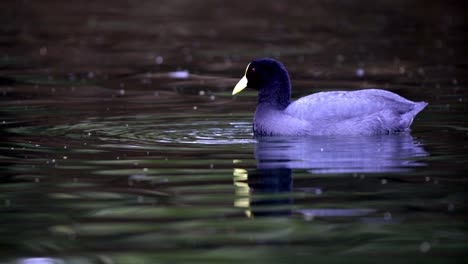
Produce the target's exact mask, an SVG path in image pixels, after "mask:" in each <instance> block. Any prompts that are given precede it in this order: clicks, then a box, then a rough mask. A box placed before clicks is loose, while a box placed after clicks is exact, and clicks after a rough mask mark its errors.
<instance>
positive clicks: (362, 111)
mask: <svg viewBox="0 0 468 264" xmlns="http://www.w3.org/2000/svg"><path fill="white" fill-rule="evenodd" d="M414 106H415V103H414V102H412V101H409V100H407V99H405V98H403V97H401V96H399V95H397V94H394V93H392V92H388V91H384V90H379V89H367V90H359V91H352V92H344V91H339V92H321V93H315V94H312V95H309V96H305V97H302V98H300V99H298V100H296V101H294V102H293V103H291V104H290V105H289V106H288V107H287V108H286V110H285V111H286V113H287V114H289V115H291V116H294V117H296V118H300V119H303V120H307V121H309V122H340V121H343V120H347V119H350V118H359V117H366V116H368V115H371V114H374V113H377V112H380V111H383V110H391V111H394V112H395V113H397V114H404V113H407V112H409V111H411V110H412V109H413V108H414Z"/></svg>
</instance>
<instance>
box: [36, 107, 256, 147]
mask: <svg viewBox="0 0 468 264" xmlns="http://www.w3.org/2000/svg"><path fill="white" fill-rule="evenodd" d="M238 119H239V118H237V117H232V118H226V117H223V118H221V117H220V116H216V115H213V116H209V117H207V116H206V115H194V116H189V117H187V116H184V117H182V116H177V115H174V116H167V115H166V116H163V117H161V116H160V117H154V116H152V115H139V116H120V117H109V118H88V119H85V120H83V121H82V122H79V123H77V124H72V125H60V126H55V127H52V128H49V129H46V130H45V131H44V133H46V134H49V135H53V134H57V133H58V134H62V135H64V136H66V137H73V138H83V137H85V138H86V137H92V138H95V139H96V138H97V139H98V140H99V141H101V143H103V144H106V145H109V144H127V145H128V144H134V145H136V147H138V146H143V145H145V146H147V145H151V144H154V143H165V144H204V145H231V144H248V143H253V142H255V139H253V136H252V128H251V123H250V122H246V121H237V120H238Z"/></svg>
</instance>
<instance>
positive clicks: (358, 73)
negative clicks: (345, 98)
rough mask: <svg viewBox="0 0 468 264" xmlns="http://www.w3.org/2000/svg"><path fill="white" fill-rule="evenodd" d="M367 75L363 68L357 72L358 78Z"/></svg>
mask: <svg viewBox="0 0 468 264" xmlns="http://www.w3.org/2000/svg"><path fill="white" fill-rule="evenodd" d="M365 73H366V72H365V71H364V69H362V68H359V69H357V70H356V76H357V77H363V76H364V75H365Z"/></svg>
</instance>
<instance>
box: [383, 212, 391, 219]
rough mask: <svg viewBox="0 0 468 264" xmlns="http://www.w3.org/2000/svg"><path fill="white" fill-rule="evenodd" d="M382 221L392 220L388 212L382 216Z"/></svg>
mask: <svg viewBox="0 0 468 264" xmlns="http://www.w3.org/2000/svg"><path fill="white" fill-rule="evenodd" d="M384 220H385V221H390V220H392V214H391V213H390V212H385V214H384Z"/></svg>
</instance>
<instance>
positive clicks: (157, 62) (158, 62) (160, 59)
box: [154, 56, 164, 65]
mask: <svg viewBox="0 0 468 264" xmlns="http://www.w3.org/2000/svg"><path fill="white" fill-rule="evenodd" d="M154 62H156V64H158V65H159V64H162V63H163V62H164V58H163V57H162V56H156V58H155V59H154Z"/></svg>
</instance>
